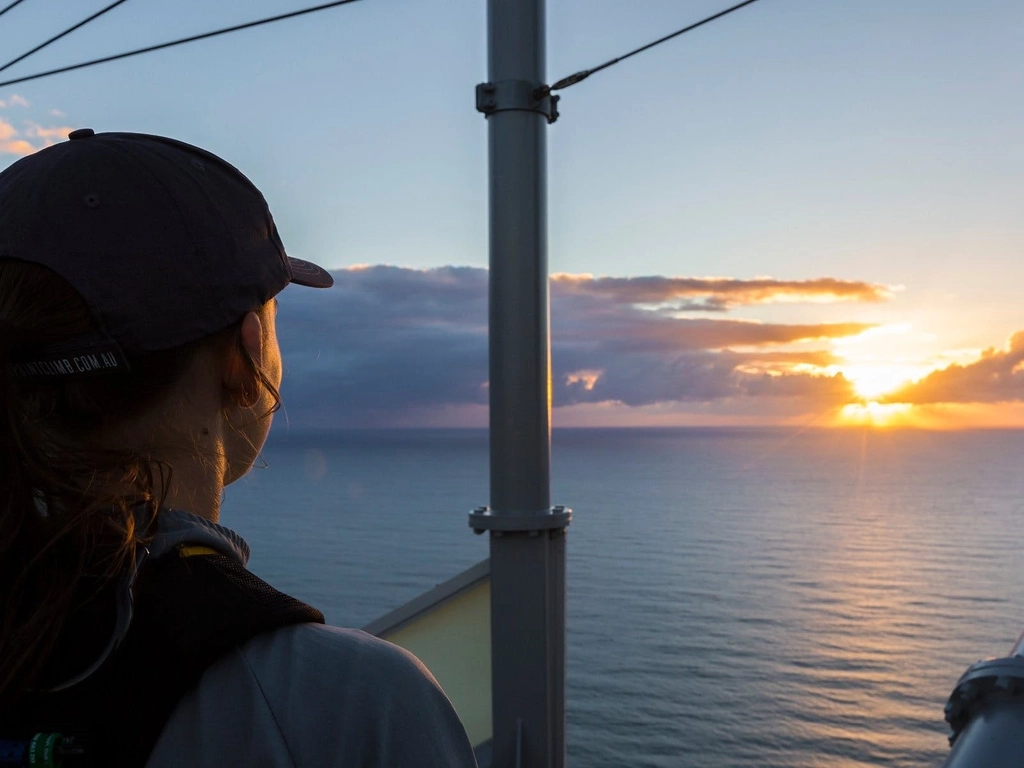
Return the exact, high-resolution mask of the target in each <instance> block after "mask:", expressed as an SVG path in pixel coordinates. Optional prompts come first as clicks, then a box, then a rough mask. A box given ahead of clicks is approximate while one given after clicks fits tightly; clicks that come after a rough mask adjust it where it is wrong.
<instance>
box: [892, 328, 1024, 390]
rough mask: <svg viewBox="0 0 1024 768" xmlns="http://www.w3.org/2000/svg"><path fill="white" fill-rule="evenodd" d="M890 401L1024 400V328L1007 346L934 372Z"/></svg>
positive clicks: (992, 349)
mask: <svg viewBox="0 0 1024 768" xmlns="http://www.w3.org/2000/svg"><path fill="white" fill-rule="evenodd" d="M885 401H886V402H891V403H913V404H925V403H929V404H931V403H1009V402H1021V401H1024V331H1022V332H1018V333H1015V334H1014V335H1013V337H1011V339H1010V341H1009V344H1008V346H1007V348H1006V349H1002V350H1000V349H995V348H990V349H987V350H985V351H984V352H982V353H981V357H980V358H979V359H978V360H976V361H975V362H973V363H967V364H963V365H960V364H953V365H950V366H949V367H947V368H943V369H942V370H938V371H934V372H932V373H930V374H928V375H927V376H925V377H924V378H923V379H921V380H919V381H917V382H915V383H913V384H910V385H908V386H906V387H903V388H902V389H900V390H898V391H897V392H893V393H892V394H890V395H889V396H888V397H886V398H885Z"/></svg>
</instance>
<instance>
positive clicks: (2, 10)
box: [0, 0, 25, 16]
mask: <svg viewBox="0 0 1024 768" xmlns="http://www.w3.org/2000/svg"><path fill="white" fill-rule="evenodd" d="M24 2H25V0H14V2H13V3H11V4H10V5H8V6H7V7H6V8H0V16H3V15H4V14H5V13H7V12H8V11H9V10H11V8H13V7H14V6H16V5H21V4H22V3H24Z"/></svg>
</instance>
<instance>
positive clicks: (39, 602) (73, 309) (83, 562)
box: [0, 261, 194, 715]
mask: <svg viewBox="0 0 1024 768" xmlns="http://www.w3.org/2000/svg"><path fill="white" fill-rule="evenodd" d="M95 327H96V326H95V321H94V320H93V318H92V317H91V315H90V313H89V310H88V307H87V306H86V305H85V302H84V301H83V300H82V298H81V297H80V296H79V295H78V294H77V293H76V292H75V291H74V290H72V289H71V287H70V286H69V285H68V284H67V283H66V282H64V281H63V280H62V279H61V278H59V277H58V276H57V275H55V274H54V273H52V272H50V271H49V270H46V269H44V268H42V267H39V266H36V265H31V264H26V263H22V262H13V261H0V715H2V713H3V712H4V711H5V710H6V709H7V708H8V707H10V706H11V705H12V704H13V703H14V702H15V701H16V700H17V699H18V697H19V696H20V695H22V694H24V693H25V692H26V691H27V690H28V689H30V688H33V687H35V685H36V684H37V683H38V682H39V680H40V676H41V674H42V672H43V670H44V668H45V666H46V663H47V660H48V658H49V657H50V656H51V654H52V652H53V650H54V648H55V646H56V643H57V640H58V637H59V635H60V632H61V630H62V629H63V628H64V627H65V625H66V624H67V622H68V619H69V618H70V617H71V615H72V614H73V613H74V610H75V608H76V605H79V604H81V602H82V601H83V599H84V600H88V599H89V598H90V597H92V596H94V595H95V594H97V593H98V592H99V591H101V590H103V589H104V588H105V587H106V586H107V585H109V584H111V583H112V582H113V581H114V580H116V579H119V578H120V576H121V575H122V574H124V573H125V572H127V570H128V569H130V568H131V567H132V565H133V564H134V562H135V556H136V548H137V547H139V546H142V545H144V544H145V543H146V541H147V540H148V537H149V535H150V534H149V531H148V527H149V526H148V525H147V522H148V523H152V522H153V521H154V520H155V517H156V512H157V510H158V509H159V506H160V503H161V500H162V497H163V495H164V493H165V492H166V489H167V486H168V483H169V480H170V468H169V467H167V466H166V465H164V464H161V463H160V462H155V461H153V460H152V459H151V458H150V457H147V456H143V455H140V454H139V453H138V452H133V451H116V450H83V449H82V448H81V447H80V446H81V445H83V444H85V443H83V442H82V441H81V438H88V436H89V433H90V432H92V431H93V430H95V429H96V428H98V427H99V426H109V425H110V424H111V423H115V422H116V421H117V418H118V417H119V416H122V415H124V414H129V415H130V414H132V413H134V412H137V411H139V410H140V409H143V408H145V407H147V406H148V405H150V404H151V403H153V402H154V400H155V398H157V397H159V396H160V394H162V392H164V391H165V389H166V387H167V386H169V384H170V383H173V382H174V381H176V380H177V379H178V378H179V377H180V375H181V374H182V373H183V372H184V370H185V368H186V365H187V362H188V360H189V358H190V351H189V350H187V349H183V350H173V351H172V352H169V353H158V354H156V355H153V356H149V358H150V359H145V360H141V361H139V362H138V364H137V365H134V366H133V370H132V371H131V373H129V374H125V375H124V376H122V377H118V379H119V380H117V381H115V380H114V379H113V378H109V380H108V379H103V380H101V379H100V378H97V379H92V380H81V381H67V382H53V383H50V382H47V383H34V382H25V381H23V380H21V379H19V378H17V377H16V376H15V375H14V373H13V372H12V367H11V365H10V362H11V360H12V357H13V356H14V355H15V354H16V353H17V350H19V349H20V348H21V347H22V346H26V345H32V344H49V343H56V342H60V341H63V340H66V339H70V338H75V337H77V336H80V335H82V334H84V333H88V332H90V331H92V330H94V329H95ZM191 353H194V350H192V351H191ZM101 378H102V377H101ZM111 480H113V482H111ZM112 488H113V489H116V490H111V489H112ZM125 489H127V492H126V491H125ZM140 510H148V512H149V514H139V512H140ZM140 521H143V522H140Z"/></svg>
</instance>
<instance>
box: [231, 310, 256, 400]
mask: <svg viewBox="0 0 1024 768" xmlns="http://www.w3.org/2000/svg"><path fill="white" fill-rule="evenodd" d="M238 340H239V342H240V343H241V346H242V348H243V349H244V350H245V351H246V352H248V353H249V357H251V358H252V360H253V362H254V363H255V364H256V367H257V368H258V367H259V366H261V365H262V364H263V321H262V320H260V316H259V315H258V314H256V313H255V312H247V313H246V315H245V317H244V318H242V325H241V328H240V329H239V339H238ZM223 378H224V389H225V390H227V391H228V393H230V396H231V399H232V400H234V401H235V402H237V403H238V404H239V405H242V406H243V407H245V408H248V407H250V406H252V405H255V404H256V401H257V400H259V394H260V383H259V379H258V378H257V377H256V372H255V371H254V370H253V369H252V368H251V367H250V366H249V364H248V363H247V362H246V361H245V358H244V357H243V356H242V353H241V351H240V350H239V349H238V347H237V346H235V345H234V344H232V345H230V346H229V348H228V351H227V356H226V357H225V359H224V369H223Z"/></svg>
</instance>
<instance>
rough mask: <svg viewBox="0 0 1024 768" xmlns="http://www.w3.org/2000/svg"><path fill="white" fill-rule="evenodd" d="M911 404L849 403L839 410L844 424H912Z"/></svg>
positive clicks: (874, 425) (893, 425) (866, 425)
mask: <svg viewBox="0 0 1024 768" xmlns="http://www.w3.org/2000/svg"><path fill="white" fill-rule="evenodd" d="M912 412H913V406H912V405H909V404H907V403H878V402H875V401H874V400H872V401H871V402H868V403H863V404H862V403H850V404H849V405H846V406H843V409H842V411H840V412H839V416H840V419H841V420H842V422H843V423H844V424H849V425H851V426H852V425H856V426H864V427H895V426H910V425H912V424H913V421H914V420H913V418H912Z"/></svg>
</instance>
